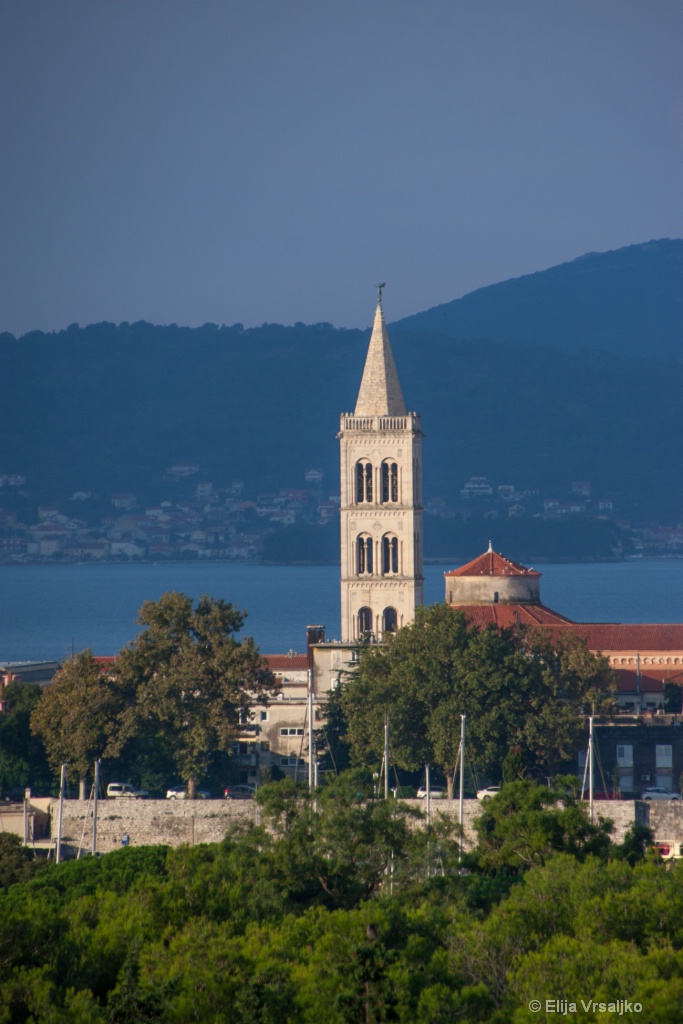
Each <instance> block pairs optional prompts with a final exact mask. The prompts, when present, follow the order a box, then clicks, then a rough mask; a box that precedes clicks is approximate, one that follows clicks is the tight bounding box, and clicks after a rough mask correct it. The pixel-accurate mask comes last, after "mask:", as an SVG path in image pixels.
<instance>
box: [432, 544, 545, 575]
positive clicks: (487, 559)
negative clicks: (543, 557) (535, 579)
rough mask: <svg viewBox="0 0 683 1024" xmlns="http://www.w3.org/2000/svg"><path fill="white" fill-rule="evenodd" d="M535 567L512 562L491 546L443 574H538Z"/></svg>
mask: <svg viewBox="0 0 683 1024" xmlns="http://www.w3.org/2000/svg"><path fill="white" fill-rule="evenodd" d="M540 575H541V574H540V572H536V570H535V569H527V567H526V566H525V565H520V563H519V562H512V561H511V560H510V559H509V558H505V556H504V555H499V554H498V553H497V552H496V551H494V550H493V549H492V548H489V550H488V551H485V552H484V554H483V555H479V557H478V558H475V559H473V560H472V561H471V562H468V563H467V565H461V566H460V568H459V569H453V570H452V572H446V573H444V576H540Z"/></svg>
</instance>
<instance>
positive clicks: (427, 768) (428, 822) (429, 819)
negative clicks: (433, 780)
mask: <svg viewBox="0 0 683 1024" xmlns="http://www.w3.org/2000/svg"><path fill="white" fill-rule="evenodd" d="M425 782H426V783H427V827H428V828H429V825H430V823H431V820H432V815H431V810H432V803H431V801H432V795H431V793H430V792H429V765H428V764H426V765H425Z"/></svg>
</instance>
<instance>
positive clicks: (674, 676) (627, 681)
mask: <svg viewBox="0 0 683 1024" xmlns="http://www.w3.org/2000/svg"><path fill="white" fill-rule="evenodd" d="M615 671H616V673H617V690H618V692H619V693H637V692H638V689H639V688H640V691H641V693H661V692H662V690H663V689H664V683H668V682H671V683H677V684H678V685H679V686H681V685H683V672H671V670H667V669H661V668H649V667H648V669H647V671H645V672H641V673H640V686H639V681H638V673H637V672H634V671H633V670H632V669H628V668H618V669H616V670H615Z"/></svg>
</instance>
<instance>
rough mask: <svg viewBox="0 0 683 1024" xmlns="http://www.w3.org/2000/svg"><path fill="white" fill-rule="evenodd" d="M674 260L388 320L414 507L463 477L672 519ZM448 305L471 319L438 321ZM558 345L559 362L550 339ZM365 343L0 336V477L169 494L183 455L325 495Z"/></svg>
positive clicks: (607, 267)
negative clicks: (410, 428) (315, 475)
mask: <svg viewBox="0 0 683 1024" xmlns="http://www.w3.org/2000/svg"><path fill="white" fill-rule="evenodd" d="M682 253H683V242H678V241H672V242H658V243H656V244H655V243H652V245H650V246H636V247H632V248H630V249H625V250H620V251H619V252H617V253H609V254H604V255H602V256H588V257H584V258H583V259H582V260H577V261H574V263H571V264H564V265H563V266H561V267H556V268H553V269H552V270H549V271H545V272H543V273H541V274H536V275H532V277H530V278H520V279H519V280H517V281H512V282H505V283H504V284H502V285H495V286H492V288H489V289H483V290H481V291H479V292H476V293H473V294H472V295H471V296H466V297H465V299H461V300H459V302H458V303H453V304H450V305H449V306H447V307H440V310H441V313H439V315H438V316H437V315H436V313H434V315H432V313H431V312H430V313H425V314H421V315H420V316H417V317H413V318H410V319H409V320H408V321H403V322H402V323H401V324H399V325H396V326H395V327H394V328H392V329H391V332H390V333H391V341H392V346H393V349H394V353H395V357H396V363H397V366H398V370H399V375H400V377H401V381H402V385H403V391H404V394H405V396H406V401H407V403H408V406H409V407H410V408H411V409H415V410H417V411H420V412H421V413H422V418H423V429H424V431H425V434H426V440H425V445H424V485H425V495H426V498H427V499H429V498H430V497H432V496H442V497H443V498H444V499H446V500H447V501H449V500H452V499H453V497H454V496H456V495H457V494H458V492H459V489H460V488H461V487H462V486H463V483H464V482H465V481H466V480H467V479H468V478H469V477H470V476H472V475H479V476H487V477H489V478H490V480H491V482H492V483H493V484H494V486H495V485H497V484H499V483H509V484H514V485H515V486H516V487H517V488H519V489H522V488H526V489H533V488H536V489H538V490H539V492H540V494H541V495H547V494H552V493H553V492H556V493H558V494H564V493H566V492H567V491H568V489H569V486H570V482H571V481H572V480H588V481H590V482H591V484H592V489H593V495H595V496H599V495H602V494H604V495H609V496H611V497H613V498H614V500H615V503H617V504H618V505H619V508H620V509H621V510H622V511H623V513H624V514H626V515H633V516H637V517H640V518H641V519H644V518H648V517H650V518H654V519H658V520H660V521H666V522H676V521H677V520H678V518H679V517H680V513H681V509H682V508H683V478H682V477H681V475H680V474H679V473H677V472H676V468H677V467H678V466H680V465H681V463H682V461H683V432H682V431H681V429H680V425H679V419H680V416H679V402H680V394H681V391H682V387H683V365H682V364H681V363H680V362H679V361H678V356H679V354H680V351H681V345H680V341H681V331H682V330H683V316H682V315H681V314H682V313H683V297H682V294H681V292H682V288H681V281H682V280H683V275H682V273H681V261H682V259H683V256H682V255H681V254H682ZM648 268H649V269H648ZM587 281H588V282H589V283H590V288H589V289H588V291H586V287H587V285H586V282H587ZM581 282H583V283H584V285H586V287H584V291H583V292H582V293H581V294H582V295H583V299H581V301H579V300H578V299H577V295H578V294H579V293H578V292H577V288H578V286H579V284H580V283H581ZM582 287H583V286H582ZM589 300H590V301H589ZM646 300H647V301H646ZM513 307H514V309H516V311H517V312H516V314H515V316H514V317H513V316H512V312H511V311H512V309H513ZM636 307H637V309H636ZM456 308H457V309H458V310H463V309H467V310H470V311H471V316H470V313H468V315H467V317H464V318H463V317H461V318H460V319H457V318H456V319H450V320H448V324H446V319H445V317H446V313H447V312H448V311H452V310H455V309H456ZM437 313H438V311H437ZM475 314H476V315H475ZM484 314H485V315H484ZM674 314H676V315H675V316H674ZM449 315H450V313H449ZM458 316H460V314H458ZM500 323H504V324H505V328H506V329H505V331H502V330H498V328H497V327H496V324H500ZM539 325H541V326H539ZM445 326H448V329H449V331H450V330H452V331H453V333H454V334H455V335H456V336H455V337H453V336H447V335H446V333H444V330H445ZM407 328H410V330H408V329H407ZM437 328H438V331H437ZM610 338H612V340H613V341H614V344H612V343H611V342H610V344H607V341H608V340H609V339H610ZM568 339H571V347H572V348H573V349H574V351H571V352H570V351H559V350H558V348H557V347H551V346H553V345H555V346H559V347H560V348H562V347H565V348H568V347H570V345H569V341H568ZM667 339H668V340H667ZM509 340H515V341H516V342H517V343H516V344H515V345H511V344H508V343H507V342H508V341H509ZM367 341H368V332H367V331H355V330H337V329H335V328H333V327H332V326H331V325H329V324H318V325H314V326H305V325H303V324H296V325H294V326H292V327H283V326H279V325H273V324H265V325H263V326H262V327H258V328H252V329H244V328H242V326H241V325H234V326H232V327H218V326H216V325H214V324H205V325H204V326H203V327H198V328H189V327H178V326H176V325H170V326H163V327H162V326H153V325H151V324H148V323H145V322H139V323H135V324H127V323H125V324H119V325H118V326H117V325H114V324H109V323H101V324H94V325H90V326H88V327H79V326H78V325H72V326H71V327H70V328H68V329H67V330H65V331H61V332H58V333H54V334H44V333H42V332H38V331H36V332H32V333H30V334H27V335H24V336H23V337H22V338H20V339H15V338H14V337H12V336H11V335H7V334H5V335H1V336H0V367H1V370H2V379H3V384H4V387H3V400H2V403H0V450H1V451H2V464H1V465H0V474H2V473H17V474H22V475H25V476H26V477H27V479H28V482H27V493H28V495H29V497H30V499H31V500H32V501H33V502H34V503H36V502H39V501H42V500H44V501H59V500H62V499H63V498H64V497H65V496H68V495H70V494H71V493H72V492H74V491H75V490H78V489H83V490H87V491H94V492H97V493H101V494H102V495H103V496H104V497H105V500H108V498H107V496H108V495H109V494H110V493H111V492H113V491H122V490H123V491H134V492H136V493H138V494H139V495H140V496H141V499H142V500H143V501H155V500H157V501H158V500H160V499H161V498H163V497H170V498H171V499H172V498H173V495H172V494H169V493H167V492H168V491H169V488H168V486H167V485H166V484H164V483H163V477H164V472H165V470H166V469H167V467H168V466H170V465H171V464H173V463H178V462H183V461H188V462H192V463H197V464H199V465H200V466H201V473H202V478H205V479H210V480H213V481H214V484H215V485H216V486H223V485H226V484H229V483H230V481H231V480H233V479H241V480H243V481H244V482H245V489H246V491H247V492H251V493H258V492H267V491H268V490H273V489H275V488H277V487H300V486H302V482H303V477H304V473H305V471H306V469H307V468H310V467H316V468H319V469H321V470H322V471H323V472H324V484H323V492H324V493H326V494H334V493H337V492H338V450H337V443H336V440H335V436H336V432H337V430H338V429H339V414H340V412H342V411H347V410H352V409H353V407H354V404H355V399H356V394H357V389H358V385H359V382H360V378H361V374H362V369H363V362H364V358H365V352H366V347H367ZM541 346H544V347H541ZM588 346H591V350H590V351H589V350H588ZM600 348H601V349H602V350H603V351H598V349H600ZM580 349H581V350H582V351H578V350H580ZM584 349H585V351H584ZM609 349H611V351H608V350H609ZM655 357H658V358H655ZM659 357H666V358H665V359H664V358H659ZM674 357H675V358H674Z"/></svg>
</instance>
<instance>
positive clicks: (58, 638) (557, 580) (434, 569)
mask: <svg viewBox="0 0 683 1024" xmlns="http://www.w3.org/2000/svg"><path fill="white" fill-rule="evenodd" d="M452 568H453V566H452V565H428V566H426V567H425V600H426V601H427V603H433V602H435V601H442V600H443V596H444V583H443V574H444V572H446V571H448V570H449V569H452ZM537 568H538V569H539V570H540V571H541V572H542V573H543V578H542V582H541V595H542V598H543V602H544V604H546V605H548V606H549V607H551V608H554V609H556V610H557V611H559V612H562V613H563V614H564V615H567V616H569V618H572V619H576V620H578V621H583V622H683V560H676V559H674V560H670V561H667V560H648V559H642V560H636V561H630V562H615V563H601V564H589V565H583V564H582V565H545V566H538V567H537ZM167 590H179V591H182V592H183V593H186V594H189V595H191V596H192V597H194V598H197V597H199V596H200V595H202V594H212V595H213V596H214V597H222V598H224V599H225V600H228V601H232V602H233V604H235V605H237V606H238V607H239V608H241V609H244V610H246V611H247V612H248V613H249V614H248V618H247V620H246V623H245V627H244V633H246V634H250V635H252V636H253V637H254V638H255V639H256V642H257V644H258V645H259V647H260V649H261V650H262V651H263V652H264V653H277V652H284V651H288V650H290V649H291V650H295V651H303V649H304V644H305V628H306V626H307V625H313V624H316V625H319V624H321V625H325V626H326V627H327V636H328V638H330V639H334V638H336V637H338V636H339V567H338V566H270V565H268V566H266V565H252V564H242V563H235V562H212V563H198V562H179V563H163V564H157V565H154V564H149V563H143V564H134V565H119V564H116V565H113V564H112V565H21V566H12V565H5V566H0V662H4V661H20V660H33V659H62V658H64V657H65V656H67V655H68V654H69V653H70V652H71V650H72V646H73V648H74V649H75V650H82V649H83V648H84V647H91V648H92V649H93V651H94V652H95V653H96V654H102V655H105V654H116V652H117V651H119V650H120V649H121V647H123V646H124V645H125V644H126V643H128V641H129V640H132V639H133V638H134V636H135V634H136V632H137V630H138V628H139V627H138V626H137V625H136V617H137V611H138V609H139V608H140V606H141V605H142V603H143V601H145V600H156V599H157V598H158V597H159V596H160V595H161V594H163V593H164V591H167Z"/></svg>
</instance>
